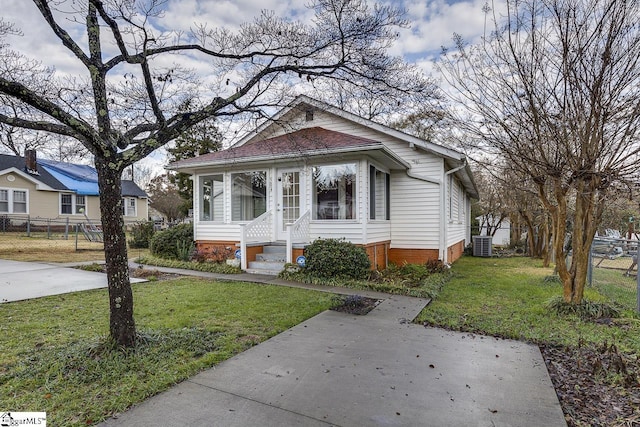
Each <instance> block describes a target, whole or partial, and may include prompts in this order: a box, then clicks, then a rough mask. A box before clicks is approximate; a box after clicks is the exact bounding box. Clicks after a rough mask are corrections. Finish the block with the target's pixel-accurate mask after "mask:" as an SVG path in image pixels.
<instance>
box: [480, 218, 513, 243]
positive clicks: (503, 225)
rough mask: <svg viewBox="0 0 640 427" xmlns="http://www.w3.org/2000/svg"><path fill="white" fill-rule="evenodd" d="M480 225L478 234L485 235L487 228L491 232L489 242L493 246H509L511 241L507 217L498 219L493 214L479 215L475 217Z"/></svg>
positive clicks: (509, 222)
mask: <svg viewBox="0 0 640 427" xmlns="http://www.w3.org/2000/svg"><path fill="white" fill-rule="evenodd" d="M476 220H477V221H478V224H479V225H480V236H486V235H487V233H488V232H489V230H491V233H493V238H492V239H491V244H493V245H495V246H509V244H510V243H511V221H509V217H506V218H502V219H500V218H499V217H494V216H491V215H489V216H479V217H477V218H476Z"/></svg>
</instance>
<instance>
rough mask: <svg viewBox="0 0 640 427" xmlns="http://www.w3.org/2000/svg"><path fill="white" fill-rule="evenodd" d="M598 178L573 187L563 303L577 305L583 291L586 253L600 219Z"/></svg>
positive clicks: (585, 274)
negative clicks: (572, 220)
mask: <svg viewBox="0 0 640 427" xmlns="http://www.w3.org/2000/svg"><path fill="white" fill-rule="evenodd" d="M598 179H599V178H593V177H592V178H590V179H587V180H580V181H579V182H578V183H577V185H576V214H575V224H574V227H573V228H574V231H573V240H572V246H573V248H572V249H573V259H572V261H571V268H570V270H569V273H570V274H569V276H570V279H571V280H568V281H567V282H564V281H563V283H564V286H565V289H564V299H565V301H566V302H570V303H573V304H580V303H581V302H582V299H583V298H584V287H585V284H586V282H587V273H588V271H589V252H590V251H591V244H592V243H593V237H594V236H595V233H596V227H597V224H598V222H599V220H600V217H601V215H602V203H603V201H602V200H597V196H598V192H597V190H596V188H597V187H598V185H599V182H598V181H597V180H598Z"/></svg>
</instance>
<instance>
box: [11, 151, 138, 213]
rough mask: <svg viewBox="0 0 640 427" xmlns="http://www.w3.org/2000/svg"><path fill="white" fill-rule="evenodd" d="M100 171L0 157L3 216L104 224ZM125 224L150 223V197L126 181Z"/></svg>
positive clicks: (30, 157) (30, 156)
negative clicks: (99, 179)
mask: <svg viewBox="0 0 640 427" xmlns="http://www.w3.org/2000/svg"><path fill="white" fill-rule="evenodd" d="M98 195H99V191H98V176H97V173H96V170H95V169H94V168H93V167H91V166H87V165H77V164H72V163H64V162H56V161H53V160H39V159H37V158H36V152H35V151H34V150H27V151H26V152H25V157H17V156H11V155H6V154H0V215H2V216H9V217H11V216H21V217H24V216H27V215H28V216H30V217H32V218H37V217H39V218H51V219H54V218H58V219H61V218H69V219H70V220H71V221H73V222H83V221H86V218H85V214H86V216H87V217H89V218H90V219H91V220H95V221H96V222H97V223H99V221H100V201H99V198H98ZM122 198H123V214H124V220H125V222H135V221H140V220H147V219H148V216H149V212H148V207H147V194H146V193H145V192H144V191H143V190H141V189H140V187H138V186H137V185H136V184H135V183H134V182H133V181H125V180H123V181H122Z"/></svg>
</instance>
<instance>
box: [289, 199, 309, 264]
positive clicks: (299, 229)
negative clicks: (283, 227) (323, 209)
mask: <svg viewBox="0 0 640 427" xmlns="http://www.w3.org/2000/svg"><path fill="white" fill-rule="evenodd" d="M310 223H311V211H310V210H308V211H306V212H305V213H303V214H302V215H300V218H298V219H297V220H296V221H295V222H294V223H293V224H287V262H288V263H291V262H293V255H292V252H293V244H294V243H307V242H309V228H310V227H309V225H310Z"/></svg>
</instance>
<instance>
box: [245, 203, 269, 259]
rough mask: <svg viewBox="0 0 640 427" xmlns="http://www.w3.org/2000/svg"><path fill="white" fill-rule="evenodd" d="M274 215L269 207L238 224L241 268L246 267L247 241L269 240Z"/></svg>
mask: <svg viewBox="0 0 640 427" xmlns="http://www.w3.org/2000/svg"><path fill="white" fill-rule="evenodd" d="M274 217H275V215H274V214H273V209H271V210H268V211H266V212H265V213H263V214H262V215H260V216H259V217H257V218H256V219H254V220H253V221H251V222H249V223H247V224H243V225H241V226H240V227H241V230H240V254H241V256H240V264H241V268H242V269H243V270H246V269H247V243H255V242H270V241H271V240H272V237H273V230H274Z"/></svg>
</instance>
